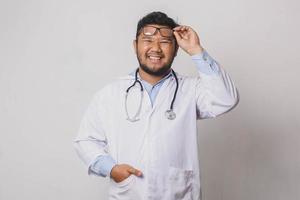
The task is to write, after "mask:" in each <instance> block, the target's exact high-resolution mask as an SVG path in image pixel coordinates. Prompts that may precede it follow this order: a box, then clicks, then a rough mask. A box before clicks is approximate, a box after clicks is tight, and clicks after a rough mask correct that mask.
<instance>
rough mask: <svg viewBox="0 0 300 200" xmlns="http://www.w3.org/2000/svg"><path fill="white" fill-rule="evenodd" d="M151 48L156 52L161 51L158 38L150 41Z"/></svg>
mask: <svg viewBox="0 0 300 200" xmlns="http://www.w3.org/2000/svg"><path fill="white" fill-rule="evenodd" d="M151 49H152V50H153V51H157V52H161V51H162V50H161V46H160V42H159V40H154V41H153V42H152V46H151Z"/></svg>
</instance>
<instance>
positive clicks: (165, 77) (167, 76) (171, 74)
mask: <svg viewBox="0 0 300 200" xmlns="http://www.w3.org/2000/svg"><path fill="white" fill-rule="evenodd" d="M135 72H136V69H135V70H134V71H132V72H131V73H129V75H131V76H133V77H134V76H135ZM171 76H173V73H172V70H170V72H169V73H168V74H167V75H165V76H164V77H163V78H162V79H160V80H159V81H158V82H157V83H155V85H157V84H160V83H162V82H164V81H165V80H167V79H168V78H169V77H171ZM137 77H138V79H139V80H140V81H143V82H145V83H147V84H149V85H151V84H150V83H148V82H147V81H145V80H143V79H142V78H141V77H140V74H139V73H138V76H137ZM155 85H153V86H155Z"/></svg>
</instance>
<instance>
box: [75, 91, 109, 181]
mask: <svg viewBox="0 0 300 200" xmlns="http://www.w3.org/2000/svg"><path fill="white" fill-rule="evenodd" d="M103 109H104V108H103V106H101V97H100V96H99V94H98V93H97V94H96V95H94V97H93V99H92V101H91V103H90V104H89V106H88V108H87V110H86V111H85V113H84V115H83V118H82V120H81V123H80V127H79V132H78V135H77V137H76V138H75V139H74V142H73V144H74V148H75V150H76V152H77V154H78V156H79V157H80V159H81V160H82V161H83V162H84V164H85V165H86V166H87V170H88V174H89V175H90V174H96V175H99V176H103V177H105V176H107V175H108V174H109V173H110V170H111V168H112V167H113V166H114V165H115V161H114V160H113V159H112V158H111V157H110V155H109V152H108V149H107V139H106V136H105V131H104V129H103V124H102V120H101V115H100V113H101V112H104V110H103Z"/></svg>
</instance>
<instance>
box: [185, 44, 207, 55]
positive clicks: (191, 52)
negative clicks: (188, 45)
mask: <svg viewBox="0 0 300 200" xmlns="http://www.w3.org/2000/svg"><path fill="white" fill-rule="evenodd" d="M203 51H204V48H203V47H201V46H197V47H195V48H193V49H190V50H189V51H188V54H189V55H190V56H193V55H196V54H201V53H203Z"/></svg>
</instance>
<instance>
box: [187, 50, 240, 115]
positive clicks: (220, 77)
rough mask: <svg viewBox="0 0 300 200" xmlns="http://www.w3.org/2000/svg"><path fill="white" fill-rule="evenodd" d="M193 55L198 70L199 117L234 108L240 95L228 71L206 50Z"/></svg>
mask: <svg viewBox="0 0 300 200" xmlns="http://www.w3.org/2000/svg"><path fill="white" fill-rule="evenodd" d="M191 57H192V60H193V61H194V62H195V64H196V67H197V70H198V77H197V81H196V105H197V119H205V118H213V117H217V116H219V115H221V114H223V113H226V112H228V111H230V110H231V109H233V108H234V107H235V106H236V105H237V104H238V102H239V95H238V90H237V88H236V87H235V84H234V82H233V81H232V80H231V78H230V76H229V75H228V73H227V72H226V71H225V70H224V69H223V68H222V67H221V66H220V65H219V64H218V62H216V61H215V60H214V59H213V58H212V57H211V56H210V55H209V54H208V53H207V51H206V50H203V51H202V53H199V54H195V55H192V56H191Z"/></svg>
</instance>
